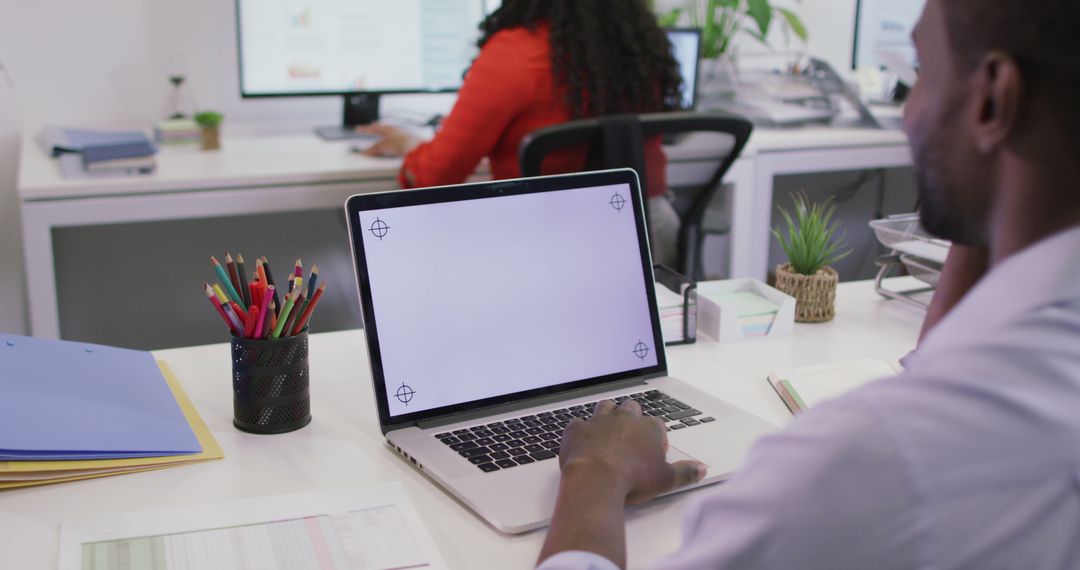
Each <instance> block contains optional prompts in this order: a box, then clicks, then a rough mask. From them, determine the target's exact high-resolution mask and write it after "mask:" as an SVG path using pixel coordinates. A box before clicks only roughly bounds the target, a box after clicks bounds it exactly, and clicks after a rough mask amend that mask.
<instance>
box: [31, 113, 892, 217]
mask: <svg viewBox="0 0 1080 570" xmlns="http://www.w3.org/2000/svg"><path fill="white" fill-rule="evenodd" d="M708 141H709V138H708V135H704V136H691V137H687V138H686V139H684V142H683V143H681V144H679V145H677V146H675V147H670V148H668V155H669V157H670V158H671V160H673V161H686V160H695V159H699V158H706V159H713V158H715V152H716V151H715V147H714V145H710V144H709V142H708ZM896 145H900V146H906V145H907V140H906V139H905V138H904V135H903V133H901V132H900V131H883V130H875V129H855V128H830V127H821V126H809V127H802V128H792V129H764V128H762V129H755V130H754V132H753V134H752V135H751V137H750V141H749V143H747V146H746V148H745V149H744V151H743V155H742V156H743V158H750V157H753V156H755V155H756V154H759V153H770V152H785V151H797V150H808V149H843V148H851V147H856V148H865V147H868V146H896ZM19 156H20V158H19V174H18V189H19V196H20V198H21V199H22V200H23V201H37V200H54V199H63V198H87V197H100V196H111V195H135V194H158V193H167V192H179V191H188V192H190V191H198V190H214V189H223V188H242V187H255V186H283V185H290V184H320V183H331V182H349V181H358V180H364V181H367V180H386V181H388V182H389V183H391V184H392V186H390V187H396V185H397V171H398V168H399V167H400V165H401V161H400V160H399V159H387V158H373V157H369V156H364V155H361V154H357V153H354V152H351V151H350V144H349V142H348V141H323V140H321V139H319V138H318V137H316V136H315V135H314V134H313V133H301V134H288V135H281V134H277V135H264V136H252V135H246V136H226V137H225V138H224V139H223V141H222V150H220V151H213V152H202V151H200V150H199V149H198V146H197V145H173V146H169V145H162V147H161V152H160V153H159V154H158V169H157V172H155V173H154V174H152V175H148V176H132V177H122V178H116V177H110V178H82V179H73V180H68V179H65V178H63V177H62V176H61V175H60V169H59V168H58V167H57V165H56V161H54V160H52V159H50V158H49V157H48V156H47V155H46V154H45V152H44V151H43V150H42V149H41V146H40V145H39V144H38V143H37V142H36V141H35V138H34V136H32V135H31V134H27V135H25V136H24V137H23V139H22V150H21V152H20V153H19Z"/></svg>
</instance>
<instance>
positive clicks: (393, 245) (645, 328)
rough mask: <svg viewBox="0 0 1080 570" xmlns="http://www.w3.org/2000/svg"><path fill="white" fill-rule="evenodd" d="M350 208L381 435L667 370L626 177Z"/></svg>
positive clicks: (371, 198)
mask: <svg viewBox="0 0 1080 570" xmlns="http://www.w3.org/2000/svg"><path fill="white" fill-rule="evenodd" d="M348 211H349V215H350V220H349V221H350V228H351V234H352V237H353V244H354V251H355V253H356V261H357V270H358V277H359V279H358V281H359V285H360V290H361V304H362V306H363V310H364V322H365V328H366V333H367V335H368V347H369V356H370V357H371V363H372V372H373V376H374V380H375V387H376V395H377V398H378V399H379V400H380V401H379V408H380V415H381V416H383V415H384V412H385V416H384V417H382V418H381V419H383V420H384V422H383V423H384V424H387V423H397V422H398V421H399V420H402V419H405V418H410V419H411V420H416V419H423V418H424V417H430V416H433V415H440V414H444V413H450V412H453V411H462V410H468V409H474V408H477V407H480V406H483V405H493V404H497V403H503V402H507V401H510V400H514V399H518V398H523V397H527V396H531V395H540V394H545V393H551V392H555V391H559V390H561V389H566V388H570V387H577V386H583V385H589V384H594V383H601V382H604V381H610V380H615V379H622V378H628V377H632V376H636V375H641V374H643V373H648V372H660V371H662V370H663V369H664V368H665V362H664V360H663V346H662V340H661V339H660V336H659V334H658V325H657V323H658V321H657V316H656V311H655V301H654V297H653V295H654V293H653V291H652V287H651V284H652V272H651V267H650V265H649V257H648V253H647V248H646V246H645V245H644V241H643V240H644V225H643V224H642V221H641V216H642V213H641V199H640V196H639V195H638V191H637V179H636V176H634V174H633V172H632V171H627V170H623V171H609V172H605V173H595V174H584V175H570V176H554V177H544V178H538V179H532V180H521V181H504V182H495V183H484V184H471V185H462V186H456V187H444V188H435V189H427V190H412V191H406V192H392V193H386V194H378V195H359V196H354V197H353V198H351V199H350V201H349V208H348ZM658 347H659V350H658Z"/></svg>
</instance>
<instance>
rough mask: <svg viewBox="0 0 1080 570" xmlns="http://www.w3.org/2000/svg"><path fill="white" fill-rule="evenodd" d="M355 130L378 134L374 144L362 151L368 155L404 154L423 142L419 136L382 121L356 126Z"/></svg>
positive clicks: (398, 155)
mask: <svg viewBox="0 0 1080 570" xmlns="http://www.w3.org/2000/svg"><path fill="white" fill-rule="evenodd" d="M356 132H358V133H366V134H373V135H378V136H379V137H380V138H379V140H378V141H377V142H376V143H375V144H373V145H371V146H370V147H369V148H368V149H367V150H365V151H364V154H366V155H368V156H379V157H384V158H396V157H400V156H405V155H406V154H409V152H411V151H412V150H413V149H414V148H416V147H418V146H420V143H421V142H423V141H421V139H420V137H417V136H416V135H413V134H412V133H409V132H408V131H406V130H404V129H401V128H398V127H394V126H390V125H385V124H382V123H372V124H370V125H362V126H359V127H356Z"/></svg>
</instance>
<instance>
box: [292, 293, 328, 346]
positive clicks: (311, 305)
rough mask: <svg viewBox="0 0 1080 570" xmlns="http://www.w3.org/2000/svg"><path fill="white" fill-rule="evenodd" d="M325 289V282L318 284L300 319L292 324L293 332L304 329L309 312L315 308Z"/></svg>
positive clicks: (309, 315)
mask: <svg viewBox="0 0 1080 570" xmlns="http://www.w3.org/2000/svg"><path fill="white" fill-rule="evenodd" d="M325 290H326V283H323V284H322V285H319V288H318V289H316V290H315V296H314V297H312V298H311V302H310V303H308V305H307V308H306V309H304V313H303V314H302V315H300V319H299V320H297V321H296V324H295V325H293V331H292V333H293V334H297V333H299V332H300V331H302V330H304V327H306V326H307V323H308V320H310V319H311V313H312V311H314V310H315V305H317V304H318V303H319V299H321V298H322V294H323V291H325Z"/></svg>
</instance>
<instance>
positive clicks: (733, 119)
mask: <svg viewBox="0 0 1080 570" xmlns="http://www.w3.org/2000/svg"><path fill="white" fill-rule="evenodd" d="M753 128H754V127H753V125H752V124H751V123H750V121H748V120H746V119H744V118H742V117H739V116H737V115H730V114H724V113H695V112H673V113H650V114H643V115H613V116H609V117H598V118H593V119H581V120H577V121H570V122H568V123H563V124H560V125H554V126H551V127H547V128H543V129H540V130H538V131H535V132H533V133H531V134H529V135H528V136H527V137H525V139H524V140H523V141H521V146H520V147H519V148H518V162H519V164H520V165H521V174H522V176H539V175H541V174H542V172H541V165H542V164H543V162H544V158H545V157H547V156H548V155H549V154H551V153H552V152H555V151H557V150H560V149H565V148H570V147H577V148H582V147H584V148H586V149H587V151H586V159H585V168H584V170H603V169H607V168H633V169H634V170H636V171H637V173H638V178H639V179H640V180H641V183H642V186H643V188H642V194H644V195H646V196H648V188H645V187H644V185H645V184H647V181H648V176H647V173H646V170H645V142H644V141H645V140H646V139H647V138H650V137H654V136H674V135H678V134H682V133H689V132H697V131H710V132H716V133H723V134H727V135H730V137H731V139H730V140H731V144H730V145H728V144H725V143H726V142H727V141H726V140H725V141H724V142H720V143H719V144H718V146H717V147H716V148H710V149H708V150H709V152H710V153H711V152H712V151H713V150H715V154H712V155H711V156H715V157H716V158H717V159H718V160H719V165H718V167H717V168H716V170H715V172H714V173H713V175H712V176H711V177H710V178H709V179H708V182H706V183H705V184H704V185H693V186H692V187H678V188H677V190H678V196H679V197H680V200H678V201H677V202H681V201H683V200H686V201H687V202H688V204H687V205H685V206H683V207H679V206H678V205H677V206H676V210H677V211H678V212H679V218H680V221H681V223H682V225H681V227H680V229H679V244H678V249H679V263H678V267H675V268H673V269H676V270H677V271H679V272H681V273H682V274H684V275H687V276H691V277H693V278H694V279H695V280H700V279H703V278H704V265H703V263H702V258H701V255H702V254H701V250H702V242H703V241H704V238H705V234H706V230H705V228H704V227H703V222H704V219H705V214H706V211H708V209H709V204H710V203H711V202H712V201H713V198H714V197H715V196H716V192H717V190H718V189H719V188H720V186H721V183H722V181H723V179H724V175H726V174H727V171H728V169H730V168H731V165H732V164H733V163H734V162H735V160H736V159H737V158H739V154H740V153H741V152H742V150H743V147H744V146H745V145H746V141H747V140H748V139H749V138H750V132H751V131H752V130H753ZM725 139H726V137H725ZM669 185H670V181H669ZM645 203H646V208H647V204H648V200H646V201H645ZM721 231H723V230H721ZM712 233H715V232H712Z"/></svg>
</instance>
